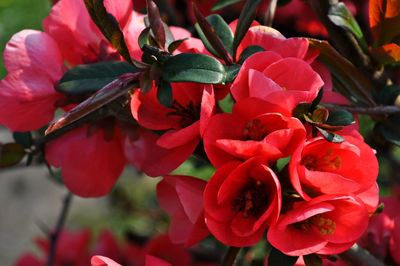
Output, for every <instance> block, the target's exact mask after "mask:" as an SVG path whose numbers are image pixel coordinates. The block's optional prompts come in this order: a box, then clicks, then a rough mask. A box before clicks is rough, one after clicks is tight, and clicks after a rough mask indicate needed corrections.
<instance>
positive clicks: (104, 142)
mask: <svg viewBox="0 0 400 266" xmlns="http://www.w3.org/2000/svg"><path fill="white" fill-rule="evenodd" d="M111 132H112V134H113V135H111V136H107V133H106V130H105V129H95V131H94V132H93V133H92V134H90V132H89V128H88V126H83V127H80V128H78V129H75V130H73V131H70V132H68V133H66V134H64V135H62V136H61V137H59V138H57V139H56V140H53V141H51V142H49V143H48V144H47V145H46V153H45V155H46V160H47V161H48V162H49V163H50V164H51V165H53V166H55V167H60V168H61V174H62V179H63V181H64V184H65V186H66V187H67V188H68V189H69V190H70V191H71V192H73V193H74V194H76V195H79V196H81V197H99V196H103V195H105V194H107V193H109V192H110V191H111V189H112V188H113V186H114V184H115V182H116V181H117V179H118V177H119V176H120V174H121V173H122V170H123V169H124V166H125V157H124V152H123V147H122V142H121V136H120V134H121V133H120V132H119V130H117V129H115V130H114V129H111Z"/></svg>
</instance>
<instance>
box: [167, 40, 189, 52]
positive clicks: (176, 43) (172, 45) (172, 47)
mask: <svg viewBox="0 0 400 266" xmlns="http://www.w3.org/2000/svg"><path fill="white" fill-rule="evenodd" d="M186 40H189V38H184V39H179V40H176V41H173V42H171V43H170V44H169V45H168V52H170V53H171V54H172V53H173V52H175V50H176V49H178V48H179V46H180V45H181V44H182V43H183V42H184V41H186Z"/></svg>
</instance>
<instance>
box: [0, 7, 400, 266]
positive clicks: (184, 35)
mask: <svg viewBox="0 0 400 266" xmlns="http://www.w3.org/2000/svg"><path fill="white" fill-rule="evenodd" d="M284 2H290V1H274V0H271V1H260V0H247V1H224V0H220V1H195V2H193V3H192V2H191V1H187V2H186V1H158V4H159V7H160V8H159V7H158V6H157V5H156V4H155V2H154V1H152V0H147V1H145V3H141V1H133V2H132V1H130V0H113V1H112V0H59V1H55V3H54V5H53V7H52V9H51V11H50V14H49V16H48V17H47V18H45V19H44V21H43V28H44V31H37V30H23V31H21V32H19V33H16V34H15V35H14V36H13V37H12V38H11V40H10V41H9V42H8V43H7V45H6V47H5V50H4V64H5V68H6V70H7V75H6V77H5V78H4V79H2V80H1V81H0V124H2V125H4V126H5V127H7V128H8V129H9V130H10V131H12V132H14V136H15V140H16V142H15V143H7V144H1V146H0V166H1V167H8V166H12V165H15V164H18V163H19V162H20V161H21V160H22V159H23V158H24V157H27V158H28V159H27V160H28V162H31V161H32V159H33V158H34V157H36V156H41V157H42V160H43V162H45V163H46V164H47V165H48V167H49V168H50V169H52V168H59V169H60V171H61V179H62V182H63V184H64V185H65V187H66V188H67V189H68V190H69V191H70V193H72V194H74V195H78V196H80V197H100V196H104V195H107V194H109V193H110V192H111V191H112V189H113V187H114V185H115V183H116V182H117V180H118V178H119V177H120V175H121V173H122V171H123V170H124V168H125V166H126V165H127V164H130V165H132V166H134V167H135V168H136V169H137V170H139V171H141V172H143V173H145V174H146V175H148V176H150V177H158V176H162V179H161V181H160V182H159V183H158V185H157V188H156V191H157V199H158V202H159V205H160V206H161V208H162V209H163V210H164V211H165V212H166V213H168V215H169V217H170V224H169V230H168V234H165V235H162V236H159V237H157V238H155V239H153V240H150V241H149V242H148V243H147V244H146V245H136V244H135V245H133V244H132V243H127V244H126V248H125V247H124V248H122V247H121V246H118V245H117V244H116V243H115V239H114V238H113V236H112V234H111V233H110V232H106V233H104V234H102V235H101V237H100V240H99V243H98V245H99V247H98V248H94V251H93V252H89V249H88V247H89V246H90V245H89V235H88V232H85V233H79V234H78V235H74V234H72V233H69V232H68V231H63V230H62V227H63V222H64V218H65V217H64V216H65V214H66V211H67V210H68V204H69V202H70V198H71V195H72V194H68V196H67V198H66V201H65V202H66V204H65V206H64V209H63V211H62V212H61V216H60V220H59V223H58V224H57V226H56V228H55V229H54V230H50V233H49V236H50V239H49V241H45V240H40V241H38V243H39V246H40V247H41V249H42V250H43V251H44V253H45V254H46V255H47V259H37V258H34V257H33V256H31V255H29V256H24V257H23V258H21V260H19V262H18V263H17V265H20V266H23V265H44V264H47V265H65V264H66V263H69V265H87V263H88V257H90V255H94V256H93V257H92V259H91V262H92V265H96V266H98V265H119V264H118V263H121V264H123V265H205V262H201V260H199V258H198V257H196V256H194V255H193V253H194V252H193V250H196V249H197V250H202V249H206V248H205V247H204V243H207V242H212V243H214V244H215V245H221V244H222V245H224V246H229V248H228V250H227V252H226V255H224V256H221V255H220V253H219V252H217V255H216V258H215V259H214V260H212V259H210V261H209V262H207V263H208V264H207V265H215V264H217V263H218V261H219V260H220V258H222V260H221V261H222V265H233V264H234V262H235V260H237V261H240V260H242V263H245V262H246V263H251V261H253V262H254V263H257V261H258V262H260V260H261V263H265V264H264V265H267V264H268V265H294V264H295V263H296V261H298V262H297V263H300V264H301V263H303V262H304V263H305V264H306V265H321V264H322V263H324V265H325V264H326V265H329V264H333V263H337V264H339V263H342V262H343V261H341V260H339V261H336V262H333V261H332V260H335V259H337V258H338V257H337V255H338V254H347V255H348V252H349V251H348V250H352V249H354V248H357V249H360V247H359V246H357V244H356V242H357V241H358V240H359V239H360V238H361V237H362V236H363V234H364V233H365V232H366V231H367V228H368V224H369V220H370V218H371V217H373V216H375V215H377V213H378V212H379V208H378V206H379V188H378V185H377V176H378V168H379V166H378V160H377V157H376V151H378V152H379V147H374V148H376V149H377V150H374V148H372V147H371V146H369V145H368V144H367V143H366V141H365V140H364V138H363V136H362V135H361V134H360V132H359V130H360V128H359V126H360V122H359V121H360V118H359V116H358V115H359V114H364V115H370V117H371V118H372V119H373V120H374V121H376V125H375V129H374V131H373V132H370V133H373V134H374V136H376V137H377V138H379V140H380V143H381V145H387V146H389V145H392V144H394V145H399V143H400V131H399V128H398V125H397V124H398V118H399V116H398V113H399V110H400V109H399V107H398V104H399V103H398V95H399V94H400V90H399V87H398V85H399V82H400V79H399V78H398V75H396V74H398V73H399V72H398V71H399V69H398V66H399V62H400V55H399V54H400V48H399V46H398V40H399V36H400V32H399V29H400V1H398V0H392V1H383V0H370V1H369V21H370V31H367V29H364V30H362V29H361V27H360V25H359V24H358V22H357V21H356V19H355V17H354V15H355V14H361V13H362V6H363V3H360V2H362V1H345V3H346V4H345V3H343V2H338V1H327V0H324V1H316V0H307V1H303V2H301V1H296V0H293V1H291V3H290V4H288V5H287V6H286V7H282V10H281V9H279V8H278V12H277V21H278V23H279V24H281V23H282V24H285V23H286V22H287V23H288V24H287V25H290V24H289V22H288V21H289V20H290V21H292V19H293V17H295V18H296V19H299V20H298V21H296V22H295V25H296V26H295V27H293V28H294V29H300V31H304V30H305V31H310V32H309V35H315V34H319V35H320V37H327V36H329V42H328V41H326V40H319V39H314V38H309V37H290V38H286V37H285V36H284V35H283V34H282V33H281V32H279V31H278V30H277V29H274V28H272V27H271V23H272V21H273V18H274V14H275V10H276V8H277V5H278V4H279V5H285V4H287V3H284ZM182 5H184V6H182ZM291 5H292V6H295V5H307V6H306V8H308V9H310V10H308V11H307V12H312V14H313V16H315V18H314V17H309V18H307V19H305V18H302V16H303V15H304V14H301V15H300V14H298V12H297V10H293V7H292V8H290V6H291ZM211 7H213V10H214V11H216V10H217V12H218V14H215V13H214V14H213V13H212V12H210V8H211ZM133 8H136V11H134V9H133ZM283 8H286V9H287V10H289V9H290V10H291V13H290V12H288V11H286V12H285V11H284V10H283ZM143 9H145V11H146V14H142V13H140V12H141V11H143ZM183 9H184V11H185V12H182V10H183ZM257 12H258V13H257ZM230 13H238V14H239V17H238V19H235V20H233V21H232V22H231V23H229V24H228V23H227V22H226V21H225V19H228V18H229V14H230ZM257 14H258V16H257ZM206 15H207V16H206ZM285 16H286V18H285ZM296 16H298V18H297V17H296ZM317 18H318V19H317ZM260 22H261V23H260ZM193 23H195V24H194V28H193V27H190V26H192V25H193ZM168 24H171V25H181V26H179V27H178V26H168ZM182 25H183V26H189V27H188V28H187V29H189V30H190V31H189V30H187V29H185V28H184V27H182ZM312 25H313V26H312ZM369 33H371V38H367V37H366V35H367V34H369ZM304 34H306V33H304ZM330 42H331V43H332V45H331V44H330ZM33 133H34V134H33ZM32 136H35V137H32ZM193 157H195V158H196V159H195V160H197V161H198V162H201V163H202V164H206V165H209V166H210V167H212V169H213V174H212V176H211V177H210V178H207V177H203V178H198V177H194V176H191V175H190V174H189V173H187V174H185V175H180V174H176V173H175V172H173V171H174V170H175V169H177V168H178V167H179V166H180V165H182V163H184V162H185V161H187V160H188V159H189V158H193ZM63 217H64V218H63ZM390 217H391V218H392V219H394V221H397V220H396V219H397V218H393V217H395V215H392V216H390ZM394 223H395V222H394ZM396 226H397V224H396V225H395V226H393V227H392V230H393V231H394V232H398V228H397V227H396ZM396 237H397V236H395V237H393V239H394V240H391V241H398V239H397V238H396ZM74 241H75V242H76V243H78V244H70V243H75V242H74ZM366 241H367V242H368V240H366ZM57 242H59V243H57ZM64 245H66V246H68V245H75V246H79V247H80V248H79V252H75V253H74V252H70V253H68V252H67V251H65V252H64V251H63V250H64V248H61V247H63V246H64ZM260 245H266V246H267V247H265V248H261V249H262V250H263V251H262V252H261V255H260V256H258V257H257V258H256V256H254V254H253V253H254V250H255V249H256V247H259V246H260ZM124 246H125V245H124ZM364 246H368V243H367V244H365V245H364ZM352 247H353V248H352ZM66 249H67V248H66ZM397 249H398V248H397V247H396V246H393V245H392V246H391V250H397ZM188 250H189V251H190V252H191V253H188ZM241 250H242V252H240V251H241ZM252 252H253V253H252ZM346 252H347V253H346ZM238 254H239V256H238ZM251 254H253V255H251ZM357 254H358V253H357ZM97 255H98V256H97ZM203 257H206V258H207V256H203ZM209 257H212V256H211V255H210V256H209ZM348 257H349V256H347V257H346V256H345V255H344V256H342V255H340V258H341V259H343V260H346V258H347V261H349V260H348ZM350 258H353V259H355V260H357V262H358V263H359V264H360V265H361V264H363V263H365V262H366V261H368V260H370V261H371V260H372V261H373V263H378V264H374V265H379V264H380V263H382V262H381V261H379V259H377V258H374V257H372V255H370V254H367V255H365V254H364V255H363V256H361V255H359V254H358V256H356V255H354V256H353V257H352V256H350ZM393 258H394V260H395V262H394V263H396V262H398V256H396V255H394V256H393ZM381 259H382V258H381ZM114 260H115V261H116V262H115V261H114ZM243 261H245V262H243ZM264 261H265V262H264ZM117 262H118V263H117ZM203 263H204V264H203ZM343 263H345V262H343Z"/></svg>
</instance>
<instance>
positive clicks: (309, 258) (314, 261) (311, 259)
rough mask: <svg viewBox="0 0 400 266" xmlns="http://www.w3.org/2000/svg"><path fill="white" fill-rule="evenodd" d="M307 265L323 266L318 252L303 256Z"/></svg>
mask: <svg viewBox="0 0 400 266" xmlns="http://www.w3.org/2000/svg"><path fill="white" fill-rule="evenodd" d="M303 259H304V263H305V264H306V266H322V259H321V258H320V257H319V256H318V255H316V254H310V255H305V256H303Z"/></svg>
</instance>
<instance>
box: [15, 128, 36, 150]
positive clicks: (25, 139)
mask: <svg viewBox="0 0 400 266" xmlns="http://www.w3.org/2000/svg"><path fill="white" fill-rule="evenodd" d="M13 138H14V140H15V142H16V143H18V144H19V145H21V146H22V147H24V148H25V149H29V148H30V147H31V146H32V144H33V139H32V133H31V132H14V133H13Z"/></svg>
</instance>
